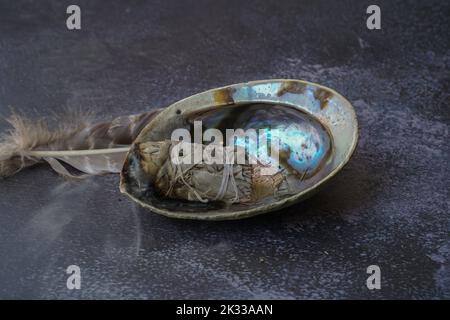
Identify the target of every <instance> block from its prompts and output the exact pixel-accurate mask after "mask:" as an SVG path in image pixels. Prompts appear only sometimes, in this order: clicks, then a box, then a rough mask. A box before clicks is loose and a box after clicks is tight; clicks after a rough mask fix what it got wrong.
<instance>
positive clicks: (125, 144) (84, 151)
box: [0, 109, 160, 178]
mask: <svg viewBox="0 0 450 320" xmlns="http://www.w3.org/2000/svg"><path fill="white" fill-rule="evenodd" d="M159 111H160V109H155V110H151V111H149V112H146V113H141V114H138V115H130V116H122V117H118V118H115V119H113V120H112V121H105V122H100V123H94V122H93V119H92V116H90V115H83V114H80V113H78V114H70V115H69V116H68V117H67V120H65V121H59V125H58V127H57V128H56V129H55V130H53V131H52V130H50V129H49V126H48V124H47V123H46V122H45V121H44V120H42V119H41V120H38V121H35V122H33V121H31V120H30V119H27V118H25V117H22V116H19V115H17V114H14V113H13V114H12V115H11V116H10V117H9V118H7V119H6V120H7V121H8V122H9V124H10V125H11V127H12V128H11V129H10V130H9V132H7V133H6V134H4V135H3V136H2V137H0V177H8V176H11V175H13V174H15V173H17V172H19V171H20V170H22V169H24V168H26V167H29V166H32V165H34V164H37V163H41V162H47V163H48V164H49V165H50V166H51V167H52V169H53V170H55V171H56V172H58V173H59V174H61V175H63V176H65V177H71V178H82V177H86V176H89V175H97V174H104V173H118V172H120V170H121V169H122V165H123V162H124V160H125V156H126V153H127V152H128V149H129V147H130V145H131V143H132V142H133V140H134V139H135V138H136V137H137V135H138V134H139V132H141V130H142V129H143V128H144V126H145V125H146V124H147V123H148V122H149V121H150V120H151V119H152V118H153V117H154V116H155V115H156V114H157V113H158V112H159ZM62 162H64V163H65V164H68V165H69V166H71V167H72V168H75V169H77V170H78V171H80V172H82V174H81V175H74V174H72V173H70V172H69V170H68V169H67V168H66V166H64V165H63V164H62Z"/></svg>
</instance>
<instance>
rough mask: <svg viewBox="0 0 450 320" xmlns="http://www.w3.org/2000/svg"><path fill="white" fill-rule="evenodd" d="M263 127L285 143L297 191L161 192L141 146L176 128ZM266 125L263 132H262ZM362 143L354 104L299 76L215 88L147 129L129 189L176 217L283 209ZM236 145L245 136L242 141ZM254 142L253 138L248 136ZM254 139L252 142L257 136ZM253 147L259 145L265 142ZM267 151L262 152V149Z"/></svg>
mask: <svg viewBox="0 0 450 320" xmlns="http://www.w3.org/2000/svg"><path fill="white" fill-rule="evenodd" d="M194 121H202V125H203V130H207V129H209V128H214V129H218V130H220V131H221V132H224V133H225V131H226V129H244V130H247V129H250V128H251V129H257V130H258V131H259V132H270V133H271V135H272V136H271V138H273V137H274V136H277V137H278V138H279V139H280V141H281V145H280V154H279V168H280V170H283V171H284V172H286V173H287V175H286V176H287V177H288V179H289V180H288V181H289V186H290V190H291V191H290V192H289V194H285V195H283V196H279V195H277V196H275V195H274V196H268V197H266V198H264V199H261V200H259V201H257V202H255V203H252V204H240V203H233V204H226V203H223V202H221V201H210V202H208V203H202V202H195V201H185V200H180V199H171V198H167V197H164V196H162V195H160V194H159V193H158V192H156V191H155V189H154V185H153V181H152V178H150V177H149V176H148V175H146V173H145V172H144V171H143V170H142V167H141V162H140V160H141V159H140V155H139V153H138V152H137V151H136V150H137V148H136V146H137V145H139V144H140V143H143V142H148V141H163V140H170V139H171V135H172V132H173V131H174V130H175V129H179V128H186V129H188V130H190V131H192V130H193V122H194ZM261 130H262V131H261ZM356 142H357V121H356V117H355V113H354V110H353V108H352V106H351V104H350V103H349V102H348V101H347V100H346V99H345V98H344V97H342V96H341V95H340V94H338V93H336V92H335V91H333V90H331V89H328V88H326V87H323V86H319V85H317V84H313V83H309V82H305V81H299V80H265V81H255V82H248V83H242V84H236V85H231V86H227V87H223V88H218V89H213V90H209V91H206V92H202V93H199V94H196V95H194V96H191V97H189V98H186V99H183V100H181V101H178V102H176V103H174V104H172V105H171V106H169V107H167V108H166V109H164V110H163V111H161V113H160V114H158V116H157V117H155V118H154V119H153V120H152V121H151V122H150V123H149V124H148V125H147V126H146V127H145V128H144V129H143V131H142V132H141V133H140V135H139V136H138V138H137V139H136V141H135V142H134V144H133V147H132V148H131V150H130V152H129V153H128V155H127V160H126V161H125V164H124V168H123V170H122V173H121V190H122V192H124V193H125V194H127V195H128V196H130V197H131V198H132V199H133V200H134V201H136V202H138V203H140V204H141V205H143V206H145V207H147V208H149V209H151V210H152V211H154V212H156V213H160V214H163V215H166V216H169V217H175V218H185V219H205V220H224V219H239V218H244V217H249V216H253V215H256V214H260V213H264V212H268V211H273V210H277V209H280V208H282V207H284V206H287V205H290V204H292V203H295V202H297V201H299V200H301V199H304V198H305V197H307V196H309V195H311V194H312V192H313V191H315V190H316V189H317V188H318V187H319V186H320V185H322V184H323V183H324V182H325V181H326V180H328V179H329V178H330V177H332V176H333V175H334V174H335V173H336V172H337V171H338V170H339V169H340V168H342V166H343V165H344V164H345V163H346V162H347V161H348V160H349V158H350V156H351V154H352V152H353V150H354V148H355V146H356ZM235 143H237V144H240V143H244V141H239V139H237V140H236V141H235ZM245 143H249V139H247V140H246V141H245ZM250 143H251V140H250ZM251 150H258V147H255V149H251ZM258 151H259V150H258Z"/></svg>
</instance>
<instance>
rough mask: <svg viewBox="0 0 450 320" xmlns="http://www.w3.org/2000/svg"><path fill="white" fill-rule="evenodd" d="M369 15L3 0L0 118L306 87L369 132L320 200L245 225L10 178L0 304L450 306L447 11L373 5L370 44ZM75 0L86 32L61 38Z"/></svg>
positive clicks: (300, 6)
mask: <svg viewBox="0 0 450 320" xmlns="http://www.w3.org/2000/svg"><path fill="white" fill-rule="evenodd" d="M372 2H373V1H300V0H296V1H275V0H273V1H272V0H270V1H253V0H250V1H218V0H215V1H204V0H196V1H167V0H164V1H162V0H161V1H81V0H77V1H65V0H63V1H52V2H50V1H4V0H0V114H1V115H2V116H6V115H8V114H9V109H8V107H9V106H13V107H14V108H15V109H16V110H19V111H22V112H25V113H27V114H28V115H29V116H30V117H39V116H43V115H49V114H50V113H58V112H62V110H63V109H64V108H66V107H69V108H81V109H93V110H96V111H97V112H98V113H99V115H100V116H101V117H106V118H111V117H113V116H118V115H124V114H129V113H136V112H141V111H144V110H148V109H150V108H154V107H159V106H167V105H169V104H170V103H172V102H175V101H177V100H178V99H181V98H183V97H186V96H188V95H191V94H194V93H197V92H200V91H203V90H207V89H210V88H214V87H218V86H223V85H227V84H231V83H237V82H243V81H248V80H258V79H269V78H296V79H305V80H309V81H314V82H318V83H321V84H324V85H326V86H329V87H332V88H334V89H336V90H337V91H339V92H340V93H342V94H343V95H344V96H346V97H347V98H348V99H349V100H350V101H351V102H352V103H353V104H354V107H355V110H356V113H357V116H358V120H359V123H360V142H359V145H358V148H357V150H356V152H355V154H354V157H353V158H352V160H351V161H350V163H349V164H348V165H347V166H346V167H345V168H344V170H343V171H342V172H340V174H339V175H338V176H337V177H336V178H335V179H334V181H333V182H332V183H331V184H330V185H328V187H327V188H326V189H325V190H323V191H322V192H320V193H319V194H317V195H316V196H314V197H313V198H311V199H310V200H307V201H305V202H303V203H300V204H298V205H295V206H293V207H291V208H289V209H287V210H283V211H282V212H278V213H274V214H270V215H264V216H261V217H256V218H252V219H248V220H243V221H235V222H219V223H204V222H192V221H177V220H170V219H167V218H165V217H161V216H158V215H156V214H153V213H151V212H148V211H146V210H144V209H141V208H139V207H137V206H135V205H134V204H133V203H132V202H130V201H129V200H128V199H126V198H125V197H124V196H123V195H121V194H120V193H119V190H118V177H117V176H106V177H95V178H92V179H89V180H88V181H84V182H77V183H73V182H65V181H64V180H63V179H62V178H60V177H58V176H57V175H56V174H54V173H53V172H52V171H50V169H49V168H47V167H46V166H39V167H35V168H33V169H29V170H25V171H23V172H22V173H20V174H18V175H16V176H14V177H12V178H10V179H7V180H3V181H0V194H1V196H0V297H1V298H68V299H72V298H162V299H164V298H189V299H192V298H199V299H205V298H244V299H245V298H269V299H271V298H275V299H278V298H288V299H290V298H331V299H334V298H363V299H366V298H368V299H375V298H418V299H421V298H450V236H449V234H450V219H449V218H450V212H449V209H448V205H449V189H450V188H449V187H450V184H449V158H450V152H449V151H450V150H449V136H448V130H449V124H450V112H449V101H450V99H449V98H450V97H449V85H450V73H449V70H450V68H449V66H450V48H449V33H450V32H449V31H450V21H449V17H450V6H449V5H448V2H447V1H395V2H394V1H375V2H376V4H378V5H379V6H380V7H381V8H382V30H381V31H369V30H367V28H366V26H365V19H366V17H367V15H366V14H365V10H366V8H367V6H368V5H369V4H372ZM73 3H76V4H78V5H80V7H81V10H82V30H81V31H68V30H67V29H66V26H65V19H66V17H67V15H66V13H65V11H66V7H67V6H68V5H69V4H73ZM6 129H7V125H6V123H5V122H1V124H0V131H2V132H4V131H5V130H6ZM71 264H76V265H78V266H80V267H81V272H82V289H81V290H78V291H69V290H68V289H67V288H66V274H65V269H66V268H67V266H69V265H71ZM370 264H377V265H379V266H380V267H381V271H382V289H381V290H378V291H375V292H374V291H369V290H368V289H367V288H366V285H365V281H366V278H367V276H368V275H367V274H366V268H367V266H368V265H370Z"/></svg>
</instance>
